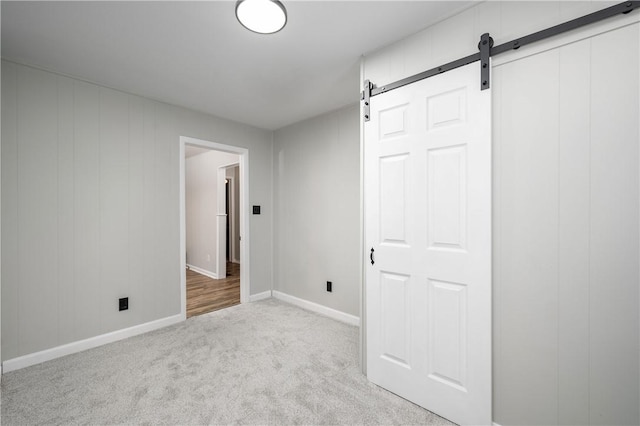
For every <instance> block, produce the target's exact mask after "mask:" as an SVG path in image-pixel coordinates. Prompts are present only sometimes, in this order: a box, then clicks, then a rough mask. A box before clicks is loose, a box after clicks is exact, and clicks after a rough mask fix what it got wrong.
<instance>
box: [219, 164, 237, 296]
mask: <svg viewBox="0 0 640 426" xmlns="http://www.w3.org/2000/svg"><path fill="white" fill-rule="evenodd" d="M234 167H238V168H239V167H240V162H234V163H231V164H225V165H223V166H219V167H218V172H217V174H216V176H217V188H216V189H217V198H218V200H217V206H216V208H217V210H218V213H217V216H216V238H217V239H218V241H216V248H217V255H216V273H217V274H218V279H222V278H226V277H227V253H226V251H227V238H230V237H231V236H232V235H233V230H234V227H233V221H232V222H230V223H229V220H230V219H229V218H230V217H231V218H233V213H234V212H233V210H234V209H233V206H232V202H233V198H234V197H233V193H232V191H233V178H228V177H227V170H228V169H232V168H234ZM239 173H240V171H239V170H238V174H239ZM226 180H229V212H228V213H227V212H226V211H227V209H226V207H227V206H226V204H227V188H226V185H225V182H226ZM222 219H224V223H222ZM227 225H228V226H227ZM227 227H228V228H229V233H230V234H231V236H228V235H227ZM240 242H241V243H242V241H240ZM233 248H234V245H233V242H232V240H231V239H229V262H231V261H232V259H233V253H232V249H233ZM240 258H242V256H240ZM240 267H242V264H241V265H240ZM222 271H224V273H222ZM240 279H241V280H242V273H240ZM240 298H241V299H242V295H241V296H240Z"/></svg>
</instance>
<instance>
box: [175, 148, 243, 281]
mask: <svg viewBox="0 0 640 426" xmlns="http://www.w3.org/2000/svg"><path fill="white" fill-rule="evenodd" d="M239 161H240V156H239V155H237V154H229V153H226V152H219V151H209V152H205V153H203V154H199V155H194V156H193V157H189V158H187V159H186V160H185V188H186V191H185V217H186V233H187V235H186V247H187V264H188V265H191V266H196V267H198V268H201V269H204V270H205V271H209V272H212V273H213V274H216V275H217V274H218V270H217V265H216V259H217V255H218V254H217V251H218V243H217V241H218V232H217V231H218V230H217V229H216V216H217V214H218V168H219V167H220V166H226V165H228V164H232V163H237V162H239Z"/></svg>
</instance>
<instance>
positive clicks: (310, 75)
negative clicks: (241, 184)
mask: <svg viewBox="0 0 640 426" xmlns="http://www.w3.org/2000/svg"><path fill="white" fill-rule="evenodd" d="M283 3H284V4H285V6H286V8H287V11H288V17H289V21H288V24H287V26H286V27H285V28H284V29H283V30H282V31H280V32H279V33H276V34H272V35H260V34H255V33H252V32H250V31H247V30H246V29H244V28H243V27H242V26H241V25H240V24H239V23H238V22H237V20H236V18H235V14H234V9H235V1H196V2H187V1H173V2H167V1H165V2H151V1H139V2H138V1H132V2H94V1H90V2H77V1H75V2H55V1H54V2H52V1H48V2H10V1H2V56H3V58H6V59H9V60H13V61H16V62H19V63H23V64H27V65H33V66H36V67H40V68H44V69H47V70H51V71H55V72H59V73H63V74H67V75H70V76H73V77H77V78H80V79H84V80H87V81H91V82H94V83H98V84H101V85H104V86H107V87H112V88H115V89H120V90H123V91H126V92H129V93H134V94H137V95H142V96H146V97H149V98H152V99H156V100H160V101H164V102H168V103H171V104H175V105H180V106H184V107H187V108H191V109H194V110H198V111H203V112H207V113H210V114H213V115H216V116H219V117H224V118H228V119H231V120H235V121H239V122H243V123H247V124H251V125H254V126H257V127H261V128H265V129H271V130H274V129H278V128H280V127H283V126H285V125H288V124H291V123H294V122H297V121H300V120H303V119H305V118H309V117H313V116H316V115H318V114H321V113H324V112H327V111H331V110H334V109H336V108H339V107H341V106H344V105H347V104H350V103H354V102H357V101H358V99H359V90H360V89H359V72H360V71H359V60H360V56H361V55H363V54H366V53H369V52H372V51H375V50H376V49H378V48H380V47H383V46H385V45H388V44H390V43H392V42H394V41H396V40H400V39H402V38H404V37H407V36H408V35H411V34H413V33H416V32H418V31H419V30H421V29H423V28H425V27H427V26H429V25H432V24H433V23H435V22H437V21H440V20H442V19H445V18H447V17H449V16H451V15H453V14H455V13H457V12H459V11H461V10H463V9H465V8H467V7H469V6H470V5H471V4H472V2H471V1H464V2H458V1H326V0H325V1H293V0H289V1H287V0H283Z"/></svg>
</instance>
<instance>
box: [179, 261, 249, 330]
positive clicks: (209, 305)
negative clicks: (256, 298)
mask: <svg viewBox="0 0 640 426" xmlns="http://www.w3.org/2000/svg"><path fill="white" fill-rule="evenodd" d="M239 303H240V265H239V264H237V263H227V277H226V278H224V279H221V280H214V279H212V278H209V277H207V276H205V275H202V274H199V273H197V272H194V271H192V270H190V269H187V318H190V317H193V316H196V315H202V314H206V313H207V312H213V311H217V310H218V309H224V308H228V307H229V306H233V305H237V304H239Z"/></svg>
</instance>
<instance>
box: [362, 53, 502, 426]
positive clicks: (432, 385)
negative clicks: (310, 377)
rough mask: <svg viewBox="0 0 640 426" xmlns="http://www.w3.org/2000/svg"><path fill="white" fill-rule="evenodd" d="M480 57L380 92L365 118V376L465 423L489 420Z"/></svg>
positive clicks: (487, 94) (485, 153)
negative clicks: (366, 119)
mask: <svg viewBox="0 0 640 426" xmlns="http://www.w3.org/2000/svg"><path fill="white" fill-rule="evenodd" d="M479 68H480V65H479V63H477V62H476V63H473V64H470V65H467V66H465V67H462V68H458V69H456V70H453V71H450V72H447V73H444V74H441V75H438V76H435V77H432V78H428V79H426V80H422V81H419V82H417V83H413V84H411V85H408V86H405V87H401V88H399V89H396V90H393V91H390V92H387V93H384V94H381V95H378V96H376V97H375V98H372V100H371V114H370V116H371V121H369V122H366V123H365V148H364V149H365V232H366V235H365V241H366V244H367V247H366V250H367V251H368V252H367V268H366V274H365V279H366V284H365V285H366V309H367V323H366V326H367V331H366V333H367V335H366V337H367V376H368V377H369V379H370V380H371V381H372V382H374V383H376V384H377V385H379V386H381V387H384V388H386V389H388V390H390V391H391V392H393V393H396V394H398V395H400V396H402V397H404V398H406V399H408V400H410V401H412V402H414V403H416V404H419V405H421V406H423V407H425V408H426V409H428V410H431V411H433V412H435V413H437V414H439V415H441V416H443V417H445V418H447V419H449V420H452V421H454V422H456V423H459V424H491V391H492V388H491V91H490V90H484V91H481V90H480V69H479ZM372 260H373V262H372Z"/></svg>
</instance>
